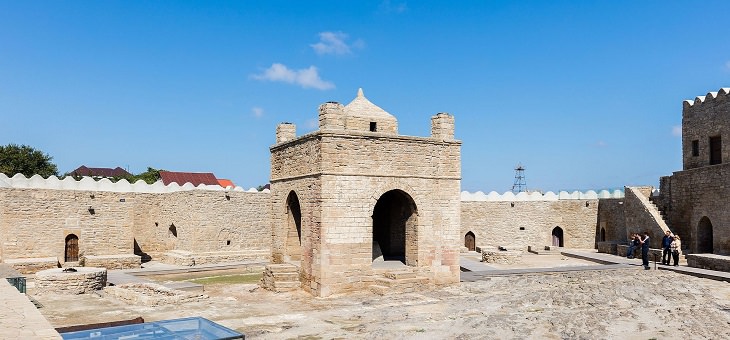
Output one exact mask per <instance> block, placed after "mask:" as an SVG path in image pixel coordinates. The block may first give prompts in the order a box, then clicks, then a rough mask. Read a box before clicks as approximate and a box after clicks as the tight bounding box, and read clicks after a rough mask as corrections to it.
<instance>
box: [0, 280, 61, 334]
mask: <svg viewBox="0 0 730 340" xmlns="http://www.w3.org/2000/svg"><path fill="white" fill-rule="evenodd" d="M0 339H61V336H60V335H59V334H58V332H56V330H55V329H53V326H51V324H50V323H49V322H48V321H47V320H46V319H45V318H44V317H43V315H41V313H40V312H39V311H38V308H36V306H35V305H33V303H32V302H30V300H29V299H28V297H27V296H26V295H25V294H21V293H20V292H18V290H17V289H15V287H13V286H11V285H10V284H9V283H8V281H6V280H5V279H0Z"/></svg>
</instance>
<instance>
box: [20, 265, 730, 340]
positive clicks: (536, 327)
mask: <svg viewBox="0 0 730 340" xmlns="http://www.w3.org/2000/svg"><path fill="white" fill-rule="evenodd" d="M534 261H538V262H540V261H543V262H540V265H539V267H545V266H546V264H548V265H550V264H552V265H555V266H563V265H572V266H576V265H582V264H586V265H588V264H590V265H595V264H594V263H590V262H585V261H582V260H577V259H563V257H561V256H550V257H545V256H542V257H538V256H537V255H536V256H535V257H527V258H526V259H525V262H526V263H527V262H529V264H526V265H525V266H526V267H528V266H533V267H534V266H537V265H536V264H535V263H536V262H534ZM544 261H547V262H550V263H545V262H544ZM227 274H230V273H227V272H214V273H210V275H212V276H216V275H227ZM196 275H197V276H198V277H199V276H201V275H200V273H196ZM148 278H149V277H148ZM163 279H165V280H166V279H176V278H174V277H165V278H163ZM177 279H179V278H177ZM257 287H258V286H257V285H256V284H251V283H211V284H206V285H205V294H206V295H208V298H207V299H203V300H201V301H197V302H188V303H184V304H178V305H167V306H157V307H146V306H135V305H130V304H127V303H124V302H121V301H118V300H115V299H113V298H111V297H109V296H105V294H104V293H103V292H102V293H101V294H98V295H97V294H91V295H75V296H69V295H66V296H59V295H45V296H37V299H38V300H39V301H40V302H41V303H42V304H43V305H44V307H43V308H41V309H40V311H41V313H43V315H44V316H46V318H48V320H49V321H50V322H51V324H53V325H54V326H67V325H75V324H85V323H95V322H106V321H113V320H122V319H131V318H134V317H138V316H142V317H143V318H144V319H145V320H146V321H154V320H163V319H171V318H180V317H188V316H202V317H206V318H208V319H210V320H213V321H215V322H218V323H220V324H222V325H224V326H227V327H229V328H232V329H235V330H237V331H240V332H243V333H245V334H246V337H247V339H297V338H299V339H353V338H362V339H365V338H368V339H372V338H379V339H524V338H534V339H652V338H654V339H670V338H682V339H728V338H730V284H729V283H726V282H722V281H713V280H709V279H702V278H697V277H692V276H687V275H682V274H678V273H674V272H670V271H664V270H649V271H644V270H641V269H640V267H636V268H633V267H632V268H625V269H614V270H590V271H578V272H567V273H552V274H527V275H515V276H499V277H492V278H489V279H487V280H483V281H478V282H468V283H462V284H460V285H455V286H451V287H445V288H441V289H437V290H432V291H426V292H419V293H406V294H393V295H387V296H378V295H374V294H372V293H369V292H362V293H357V294H348V295H339V296H333V297H328V298H313V297H311V296H310V295H308V294H306V293H303V292H295V293H272V292H269V291H265V290H262V289H259V288H257ZM30 293H31V294H32V290H31V292H30Z"/></svg>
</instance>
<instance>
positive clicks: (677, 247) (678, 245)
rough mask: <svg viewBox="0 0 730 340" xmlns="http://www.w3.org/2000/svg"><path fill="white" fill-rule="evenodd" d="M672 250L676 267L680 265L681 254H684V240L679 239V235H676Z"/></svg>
mask: <svg viewBox="0 0 730 340" xmlns="http://www.w3.org/2000/svg"><path fill="white" fill-rule="evenodd" d="M670 248H671V249H672V259H673V260H674V266H675V267H676V266H678V265H679V254H681V253H682V240H681V239H680V238H679V235H677V234H674V241H672V245H671V246H670ZM667 264H669V263H667Z"/></svg>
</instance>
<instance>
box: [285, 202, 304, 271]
mask: <svg viewBox="0 0 730 340" xmlns="http://www.w3.org/2000/svg"><path fill="white" fill-rule="evenodd" d="M286 254H287V256H289V259H290V260H295V261H298V260H301V258H302V210H301V207H300V206H299V197H298V196H297V194H296V193H295V192H294V191H291V192H289V196H287V198H286Z"/></svg>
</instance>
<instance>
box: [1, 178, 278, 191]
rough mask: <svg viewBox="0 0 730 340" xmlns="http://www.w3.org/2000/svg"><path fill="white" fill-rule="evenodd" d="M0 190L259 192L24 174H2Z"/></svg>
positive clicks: (237, 188) (217, 186) (236, 188)
mask: <svg viewBox="0 0 730 340" xmlns="http://www.w3.org/2000/svg"><path fill="white" fill-rule="evenodd" d="M0 188H16V189H51V190H79V191H108V192H129V193H166V192H177V191H188V190H209V191H226V190H233V191H246V192H258V191H257V190H256V189H255V188H251V189H248V190H245V189H243V188H242V187H238V186H237V187H235V188H231V187H228V188H223V187H221V186H220V185H205V184H200V185H198V186H197V187H196V186H193V185H192V184H191V183H185V184H183V185H179V184H177V183H170V184H169V185H165V184H163V183H162V182H161V181H158V182H155V183H154V184H147V183H146V182H145V181H143V180H138V181H136V182H134V184H132V183H129V182H127V180H126V179H122V180H119V181H117V182H112V181H110V180H109V179H107V178H103V179H101V180H99V181H96V180H94V179H93V178H91V177H83V178H82V179H81V180H78V181H77V180H76V179H74V178H73V177H66V178H64V179H58V177H56V176H50V177H48V178H43V177H41V176H40V175H33V176H32V177H31V178H26V177H25V176H24V175H23V174H15V176H13V177H8V176H6V175H5V174H3V173H0ZM262 192H264V193H268V192H269V189H264V190H263V191H262Z"/></svg>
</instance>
